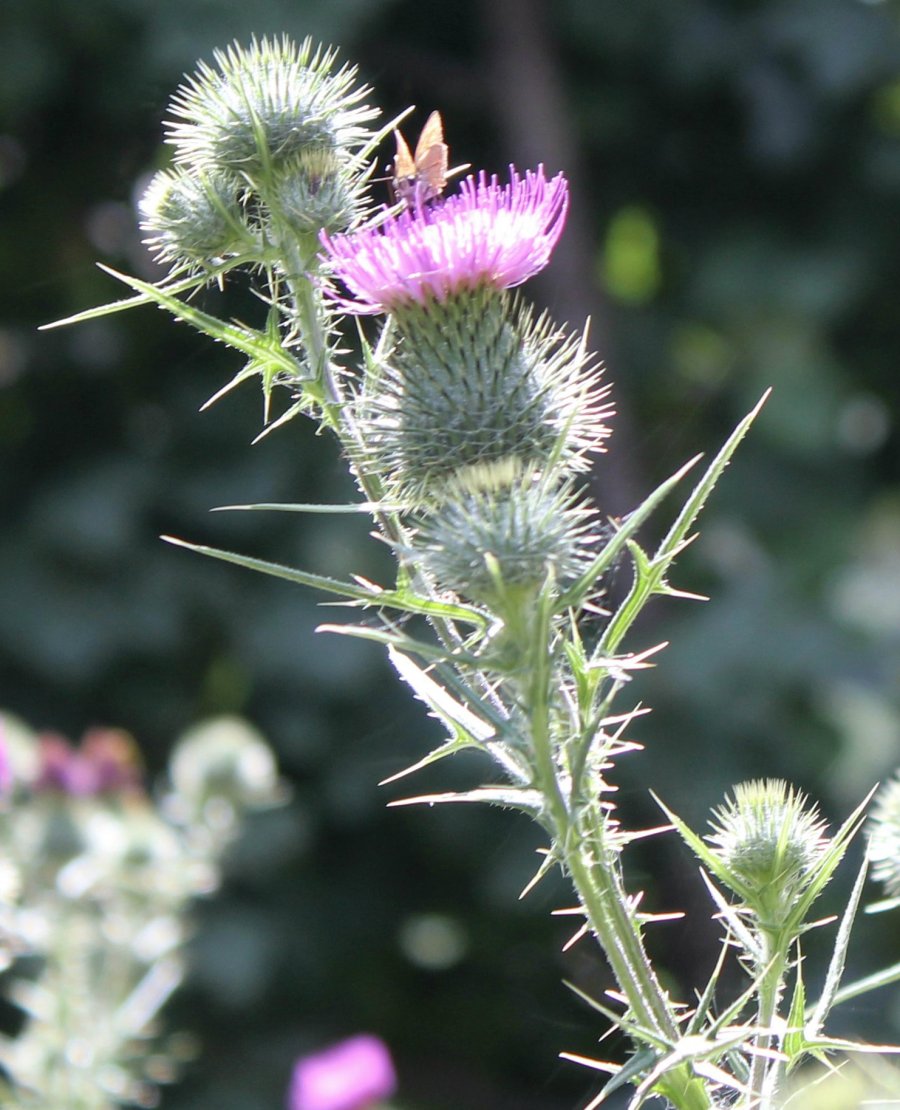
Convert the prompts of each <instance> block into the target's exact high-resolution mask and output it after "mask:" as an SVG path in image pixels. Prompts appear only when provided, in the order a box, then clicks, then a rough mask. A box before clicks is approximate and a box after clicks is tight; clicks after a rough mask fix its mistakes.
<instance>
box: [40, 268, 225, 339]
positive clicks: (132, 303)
mask: <svg viewBox="0 0 900 1110" xmlns="http://www.w3.org/2000/svg"><path fill="white" fill-rule="evenodd" d="M100 269H101V270H104V271H105V272H107V273H110V274H112V275H113V276H114V277H120V275H119V274H117V273H116V271H115V270H109V269H108V268H107V267H106V266H101V267H100ZM214 276H215V275H214V274H213V275H210V274H203V275H201V276H199V277H198V276H194V277H189V278H185V279H183V280H182V281H176V282H173V283H172V284H171V285H162V286H160V287H159V289H160V290H161V291H162V292H164V293H167V294H168V293H172V294H176V293H188V292H191V291H193V290H194V289H199V288H200V287H201V286H203V285H208V284H209V282H210V278H211V277H214ZM120 280H121V279H120ZM155 288H157V287H156V286H154V289H155ZM154 303H158V302H156V298H155V297H151V296H150V295H149V294H147V293H139V294H138V295H137V296H136V297H126V298H125V299H124V300H121V301H111V302H110V303H109V304H104V305H98V306H97V307H96V308H88V309H85V311H84V312H76V313H75V315H74V316H66V317H65V318H64V319H62V320H54V321H53V322H52V323H49V324H41V326H40V327H39V328H38V331H52V330H53V328H65V327H68V326H69V325H70V324H83V323H86V322H87V321H88V320H97V319H100V318H101V317H103V316H110V315H112V313H114V312H124V311H125V310H126V309H128V308H138V307H139V306H140V305H144V304H154Z"/></svg>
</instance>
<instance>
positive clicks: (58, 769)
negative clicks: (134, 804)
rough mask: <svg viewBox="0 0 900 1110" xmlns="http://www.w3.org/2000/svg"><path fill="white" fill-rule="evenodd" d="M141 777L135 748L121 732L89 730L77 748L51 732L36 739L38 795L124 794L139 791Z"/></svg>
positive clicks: (138, 757)
mask: <svg viewBox="0 0 900 1110" xmlns="http://www.w3.org/2000/svg"><path fill="white" fill-rule="evenodd" d="M141 778H142V776H141V769H140V756H139V754H138V749H137V745H136V744H135V742H134V740H133V739H132V738H131V736H129V735H128V733H127V732H123V731H122V730H120V729H112V728H94V729H89V730H88V731H87V732H86V733H85V734H84V737H83V739H82V742H81V747H80V748H76V747H73V746H72V745H71V744H70V743H69V741H68V740H66V739H65V737H63V736H58V735H57V734H56V733H52V732H48V733H44V734H43V735H42V736H41V737H40V739H39V769H38V774H37V779H36V780H35V783H34V789H35V790H37V791H38V792H41V791H49V792H53V793H61V794H70V795H72V796H73V797H91V796H94V795H99V794H120V793H121V794H125V793H131V792H134V791H139V790H140V789H141Z"/></svg>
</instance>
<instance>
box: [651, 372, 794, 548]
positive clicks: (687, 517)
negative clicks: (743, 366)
mask: <svg viewBox="0 0 900 1110" xmlns="http://www.w3.org/2000/svg"><path fill="white" fill-rule="evenodd" d="M771 392H772V391H771V389H767V390H766V391H765V393H764V394H763V395H762V397H760V399H759V401H757V403H756V405H755V406H754V407H753V408H752V409H751V411H750V412H749V413H747V415H746V416H745V417H744V419H743V420H741V422H740V423H739V424H738V426H737V427H736V428H735V429H734V431H733V432H732V433H731V435H730V436H729V437H728V439H727V440H726V441H725V443H724V444H723V445H722V448H721V450H720V451H719V453H718V454H717V455H716V457H715V458H714V459H713V461H712V462H711V463H710V465H709V466H708V467H707V470H706V473H705V474H704V475H703V477H702V478H701V479H700V481H699V482H698V484H697V485H696V486H695V487H694V491H693V493H692V494H691V496H690V497H689V498H688V499H687V501H686V502H685V504H684V508H683V509H682V510H681V512H680V513H679V514H678V516H677V517H676V519H675V522H674V524H673V525H672V527H671V528H670V529H669V531H668V532H667V534H666V536H665V538H664V539H663V541H662V542H661V543H660V545H659V548H658V549H657V552H656V556H655V558H656V559H659V558H661V557H664V556H666V555H669V554H670V553H672V552H676V551H677V550H678V549H679V548H680V547H681V545H682V544H684V543H685V541H686V540H687V538H688V533H689V532H690V530H691V528H693V526H694V522H695V521H696V519H697V517H698V516H699V515H700V512H701V510H702V509H703V506H704V505H705V504H706V501H707V499H708V497H709V495H710V494H711V493H712V491H713V489H714V488H715V486H716V483H717V482H718V480H719V478H721V476H722V472H723V471H724V470H725V468H726V467H727V466H728V463H729V462H730V461H731V456H732V455H733V454H734V452H735V451H736V450H737V447H738V444H739V443H740V442H741V440H742V439H743V438H744V436H745V435H746V434H747V432H748V431H749V430H750V425H751V424H752V423H753V421H754V420H755V419H756V417H757V416H758V415H759V411H760V409H761V408H762V407H763V405H764V404H765V403H766V401H767V400H768V398H769V394H770V393H771Z"/></svg>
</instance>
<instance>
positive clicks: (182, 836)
mask: <svg viewBox="0 0 900 1110" xmlns="http://www.w3.org/2000/svg"><path fill="white" fill-rule="evenodd" d="M0 724H2V725H3V726H4V727H3V730H2V735H3V754H4V759H5V760H7V761H8V763H7V767H8V774H6V775H5V776H4V779H5V782H4V788H3V807H4V812H3V813H2V814H0V819H2V826H0V827H2V834H0V844H2V852H3V866H2V869H0V914H2V937H0V941H2V944H3V951H4V960H3V963H4V969H5V970H6V975H5V986H4V991H3V993H4V995H5V997H6V1000H7V1002H8V1003H9V1004H11V1005H12V1006H13V1007H15V1008H16V1009H17V1010H18V1011H19V1013H20V1015H21V1025H22V1028H21V1031H20V1032H19V1033H18V1035H16V1036H10V1037H5V1038H3V1039H2V1040H0V1064H2V1067H3V1069H4V1076H5V1078H4V1079H3V1080H0V1094H2V1104H3V1106H5V1107H9V1108H10V1110H26V1108H28V1107H50V1106H53V1107H60V1108H62V1107H65V1108H66V1110H114V1108H115V1107H117V1106H122V1105H127V1106H142V1107H152V1106H156V1105H157V1104H158V1101H159V1086H160V1084H163V1083H167V1082H171V1081H172V1079H173V1078H174V1077H175V1076H176V1075H177V1072H178V1070H179V1068H180V1067H181V1065H182V1064H183V1063H184V1060H185V1057H186V1055H190V1054H192V1051H193V1050H192V1049H191V1042H190V1038H188V1037H185V1036H183V1035H180V1034H179V1033H177V1032H172V1033H165V1032H164V1031H163V1028H162V1025H161V1022H160V1011H161V1010H162V1008H163V1007H164V1005H165V1003H166V1001H167V1000H168V998H169V997H170V995H171V994H172V992H173V991H174V990H175V989H176V987H177V986H178V984H179V983H180V982H181V980H182V978H183V974H184V955H183V946H184V942H185V940H186V939H187V936H188V935H189V920H188V909H189V906H190V903H191V901H192V900H193V899H194V898H197V897H199V896H201V895H207V894H210V893H211V892H212V891H214V890H215V889H216V886H217V884H218V878H219V860H220V858H221V855H222V853H223V850H224V849H225V847H226V845H227V844H228V843H230V841H231V840H232V839H233V838H234V836H235V835H236V834H237V832H238V830H239V827H240V823H241V818H242V816H243V813H244V811H245V810H246V809H248V808H251V807H256V806H263V805H270V804H272V803H273V802H275V801H277V799H278V796H279V787H278V782H277V773H276V771H275V762H274V758H273V756H272V753H271V750H270V749H269V747H268V746H267V745H266V744H265V742H264V741H263V740H262V738H261V737H259V736H258V735H257V734H256V733H255V732H254V730H252V729H251V728H250V727H249V726H247V725H245V724H244V723H243V722H240V721H238V720H236V719H225V718H222V719H219V720H214V721H209V722H206V723H205V724H203V725H200V726H197V727H196V728H194V729H193V730H191V731H190V732H189V733H187V734H185V735H184V736H183V737H182V738H181V740H180V741H179V742H178V744H177V745H176V746H175V749H174V751H173V754H172V759H171V763H170V767H169V775H168V781H167V783H166V784H165V788H164V790H163V791H161V792H160V795H159V796H158V797H157V798H156V799H155V800H154V799H153V798H152V797H151V795H150V793H149V792H148V790H147V787H146V785H145V782H144V774H143V771H142V768H141V765H140V759H139V755H138V748H137V746H136V744H135V742H134V740H133V739H132V738H131V737H130V736H129V735H128V734H127V733H125V732H123V731H121V730H119V729H106V728H104V729H91V730H90V731H88V732H87V733H86V734H85V736H84V738H83V739H82V742H81V744H80V745H78V746H73V745H71V744H70V743H69V742H68V741H67V740H65V739H64V738H63V737H61V736H56V735H53V734H37V733H34V732H33V731H32V730H30V729H29V728H27V727H26V726H24V725H22V724H21V723H20V722H16V721H15V720H13V719H12V718H9V717H7V718H5V719H4V718H3V716H2V715H0Z"/></svg>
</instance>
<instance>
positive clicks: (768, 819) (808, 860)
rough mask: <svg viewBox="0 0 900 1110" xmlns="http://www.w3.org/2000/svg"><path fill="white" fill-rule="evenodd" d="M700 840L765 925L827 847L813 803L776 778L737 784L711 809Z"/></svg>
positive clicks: (783, 911) (801, 886)
mask: <svg viewBox="0 0 900 1110" xmlns="http://www.w3.org/2000/svg"><path fill="white" fill-rule="evenodd" d="M711 825H712V830H713V831H712V833H711V834H710V835H709V836H708V837H707V838H706V839H707V840H708V842H709V844H710V845H711V847H712V849H713V851H714V852H715V854H716V855H717V856H718V857H719V859H720V860H721V861H722V863H723V864H724V865H725V868H726V869H727V870H728V871H729V872H730V874H731V876H732V880H733V881H732V882H731V884H730V885H731V886H732V889H733V890H734V891H735V893H737V894H738V895H740V896H741V897H742V898H744V899H745V900H746V901H747V903H748V904H749V905H750V907H751V909H753V910H755V911H756V913H757V914H758V916H759V918H760V920H761V921H763V922H764V923H766V924H769V925H778V924H780V923H782V922H783V921H784V920H785V919H786V917H787V915H788V914H789V912H790V910H791V908H792V907H793V905H794V904H795V902H796V900H797V898H798V897H799V896H800V895H801V894H802V892H803V891H804V890H805V889H806V887H807V886H808V885H809V883H810V882H811V881H812V880H813V878H814V877H815V874H816V865H817V864H818V862H819V861H820V859H821V857H822V855H823V853H824V852H825V851H826V849H827V846H828V840H827V838H826V836H825V832H826V825H825V822H824V821H823V820H822V819H821V818H820V816H819V814H818V811H817V810H816V808H815V806H811V805H809V803H808V801H807V798H806V796H805V795H804V794H802V793H801V792H800V791H799V790H796V789H795V788H794V787H792V786H789V785H788V784H787V783H786V782H784V781H782V780H781V779H765V780H757V781H753V782H745V783H740V784H739V785H738V786H736V787H734V790H733V796H732V797H731V798H729V799H727V800H726V801H725V803H724V804H723V805H721V806H719V807H718V808H717V809H716V810H715V811H714V813H713V820H712V821H711Z"/></svg>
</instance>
